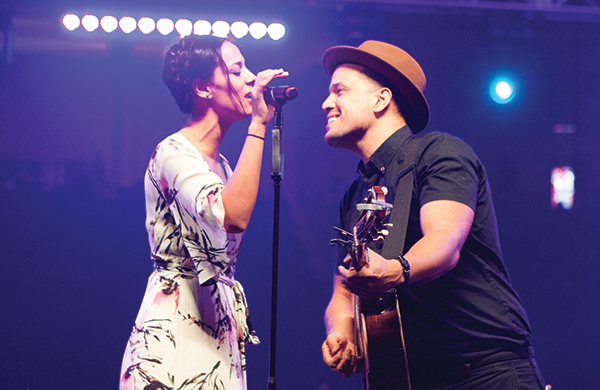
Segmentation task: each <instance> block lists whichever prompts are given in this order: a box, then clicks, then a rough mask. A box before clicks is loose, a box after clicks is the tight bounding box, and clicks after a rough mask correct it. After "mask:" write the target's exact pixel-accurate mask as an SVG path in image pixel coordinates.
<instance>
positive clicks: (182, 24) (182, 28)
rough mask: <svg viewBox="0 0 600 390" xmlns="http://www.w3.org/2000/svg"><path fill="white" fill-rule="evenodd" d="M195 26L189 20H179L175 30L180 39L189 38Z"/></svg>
mask: <svg viewBox="0 0 600 390" xmlns="http://www.w3.org/2000/svg"><path fill="white" fill-rule="evenodd" d="M192 29H193V25H192V22H190V21H189V20H187V19H179V20H178V21H176V22H175V30H176V31H177V34H179V37H180V38H183V37H187V36H188V35H190V34H191V33H192Z"/></svg>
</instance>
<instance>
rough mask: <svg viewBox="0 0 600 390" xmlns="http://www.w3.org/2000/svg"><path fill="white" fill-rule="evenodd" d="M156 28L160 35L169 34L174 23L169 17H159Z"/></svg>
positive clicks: (173, 27)
mask: <svg viewBox="0 0 600 390" xmlns="http://www.w3.org/2000/svg"><path fill="white" fill-rule="evenodd" d="M156 29H157V30H158V32H159V33H161V34H162V35H169V34H171V33H172V32H173V30H174V29H175V23H173V21H172V20H171V19H168V18H161V19H158V22H156Z"/></svg>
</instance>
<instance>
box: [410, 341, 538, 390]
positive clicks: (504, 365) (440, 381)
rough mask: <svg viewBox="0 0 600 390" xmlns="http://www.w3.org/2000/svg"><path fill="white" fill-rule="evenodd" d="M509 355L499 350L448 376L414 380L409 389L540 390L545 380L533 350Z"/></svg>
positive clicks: (527, 349)
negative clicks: (496, 353) (497, 352)
mask: <svg viewBox="0 0 600 390" xmlns="http://www.w3.org/2000/svg"><path fill="white" fill-rule="evenodd" d="M512 354H513V352H511V353H508V354H503V353H500V354H499V355H498V356H492V357H490V358H489V359H484V360H482V361H480V362H477V363H476V364H465V365H462V366H459V367H458V368H457V370H453V372H452V374H451V375H443V376H440V377H436V376H434V375H433V376H429V378H428V380H424V381H421V382H419V381H418V380H417V381H413V387H412V390H543V389H544V386H545V385H546V383H545V381H544V378H543V376H542V374H541V372H540V370H539V367H538V365H537V362H536V360H535V356H534V354H533V349H532V348H531V347H530V348H524V349H523V350H521V351H519V352H518V353H517V354H516V355H514V356H513V355H512ZM415 379H416V378H415Z"/></svg>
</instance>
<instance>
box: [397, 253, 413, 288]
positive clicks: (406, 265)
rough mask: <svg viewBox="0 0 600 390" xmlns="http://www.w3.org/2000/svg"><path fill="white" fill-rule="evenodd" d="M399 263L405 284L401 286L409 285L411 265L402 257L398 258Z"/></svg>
mask: <svg viewBox="0 0 600 390" xmlns="http://www.w3.org/2000/svg"><path fill="white" fill-rule="evenodd" d="M398 261H399V262H400V264H401V265H402V272H403V273H404V282H402V283H400V284H407V283H408V279H409V278H410V264H409V263H408V260H406V259H405V258H404V256H402V255H399V256H398Z"/></svg>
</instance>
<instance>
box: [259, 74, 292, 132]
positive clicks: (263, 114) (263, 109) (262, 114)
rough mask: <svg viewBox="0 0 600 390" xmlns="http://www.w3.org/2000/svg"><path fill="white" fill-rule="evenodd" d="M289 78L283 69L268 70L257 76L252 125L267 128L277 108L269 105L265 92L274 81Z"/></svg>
mask: <svg viewBox="0 0 600 390" xmlns="http://www.w3.org/2000/svg"><path fill="white" fill-rule="evenodd" d="M288 76H289V73H288V72H286V71H284V70H283V69H267V70H263V71H262V72H259V73H258V74H257V75H256V80H255V81H254V87H253V88H252V123H255V124H258V125H263V126H265V127H266V126H267V124H268V123H269V122H270V121H271V119H273V115H274V113H275V107H273V106H270V105H267V103H266V102H265V98H264V92H265V90H266V89H267V85H268V84H269V83H270V82H271V81H272V80H273V79H276V78H283V77H288Z"/></svg>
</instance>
